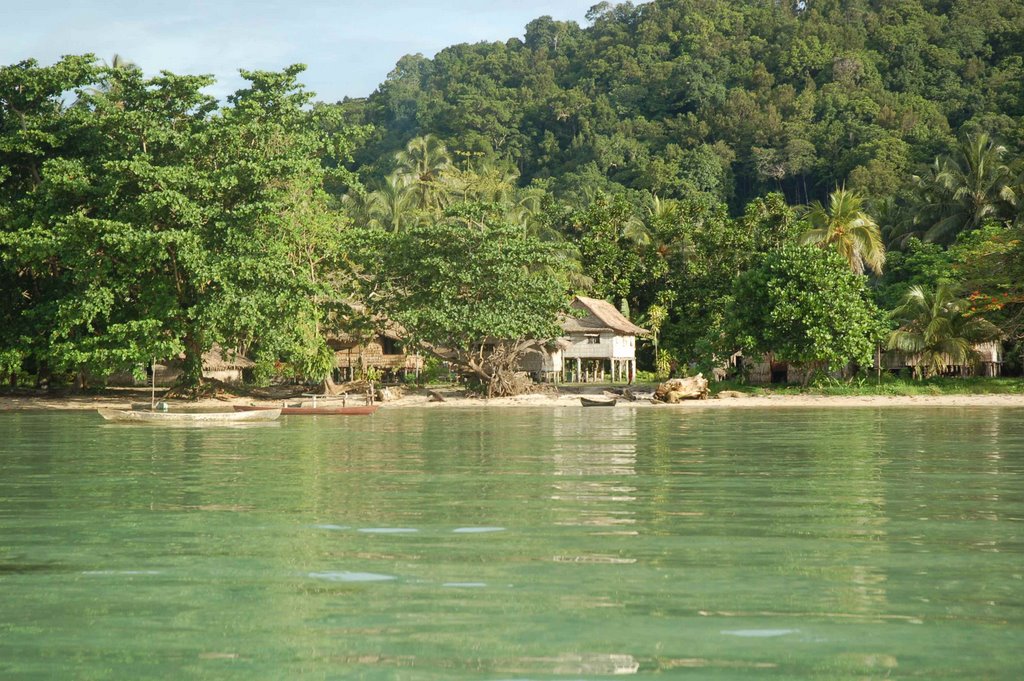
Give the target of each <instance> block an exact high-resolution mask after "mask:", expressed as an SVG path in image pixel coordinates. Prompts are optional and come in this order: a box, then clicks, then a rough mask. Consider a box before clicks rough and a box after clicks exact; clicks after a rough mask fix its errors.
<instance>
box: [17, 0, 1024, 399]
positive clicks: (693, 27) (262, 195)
mask: <svg viewBox="0 0 1024 681" xmlns="http://www.w3.org/2000/svg"><path fill="white" fill-rule="evenodd" d="M1021 45H1024V6H1022V5H1021V4H1020V3H1019V2H1018V1H1016V0H976V1H972V2H965V1H952V2H951V1H946V0H849V1H843V2H840V1H839V0H806V2H798V3H787V2H778V1H775V0H745V1H737V2H716V1H712V0H656V1H654V2H650V3H645V4H640V5H632V4H629V3H626V4H618V5H613V4H609V3H601V4H599V5H596V6H595V7H593V8H592V9H591V11H590V12H589V13H588V15H587V25H586V26H583V27H581V26H579V25H577V24H576V23H574V22H558V21H554V20H552V19H551V18H549V17H541V18H539V19H536V20H534V21H532V22H531V23H530V24H528V25H527V26H526V31H525V37H524V39H522V40H520V39H511V40H509V41H507V42H505V43H479V44H475V45H456V46H453V47H450V48H447V49H445V50H443V51H441V52H440V53H438V54H437V55H436V56H435V57H434V58H432V59H428V58H425V57H422V56H420V55H412V56H407V57H404V58H403V59H402V60H400V61H399V63H398V64H397V65H396V68H395V69H394V71H392V72H391V73H390V74H389V75H388V77H387V79H386V80H385V81H384V82H383V83H382V84H381V85H380V87H379V88H378V89H377V90H376V91H375V92H374V93H372V94H371V95H370V96H369V97H367V98H365V99H356V100H345V101H343V102H338V103H315V102H314V101H313V99H314V98H313V96H312V95H311V94H310V93H307V92H305V91H304V89H303V88H302V86H301V83H300V81H299V75H300V73H301V67H292V68H289V69H287V70H285V71H283V72H281V73H267V72H243V75H244V76H246V78H248V79H249V81H250V86H249V87H248V88H246V89H243V90H240V91H239V92H237V93H236V94H235V95H233V96H232V97H229V98H228V101H227V102H225V103H218V102H215V101H213V100H212V99H211V98H209V97H208V96H206V95H204V94H203V91H202V88H203V87H205V86H206V85H208V84H209V83H210V79H209V78H206V77H201V76H177V75H173V74H169V73H163V74H162V75H160V76H157V77H155V78H149V79H147V78H145V77H143V75H142V73H141V71H140V70H139V69H138V68H135V67H133V66H132V65H130V64H128V65H125V64H123V63H118V62H117V61H116V60H115V62H114V63H112V64H110V65H108V64H105V63H103V62H100V61H98V60H96V59H95V58H93V57H92V56H91V55H85V56H80V57H66V58H64V59H63V60H61V61H60V62H58V63H57V64H55V65H53V66H40V65H38V64H37V63H35V62H33V61H31V60H28V61H25V62H22V63H19V64H15V65H11V66H7V67H2V68H0V257H2V260H0V297H2V299H3V305H2V310H0V370H2V371H3V372H4V374H5V375H7V376H9V377H10V380H11V381H13V382H17V381H19V380H21V381H24V380H32V379H36V380H38V379H39V378H40V377H50V376H53V377H56V378H61V379H62V380H71V378H70V377H76V378H77V380H78V381H79V382H80V383H84V382H86V381H87V380H88V377H89V376H102V375H104V374H105V373H106V372H110V371H112V370H115V369H125V368H131V367H133V366H138V365H139V364H140V363H143V362H145V361H147V359H148V358H149V357H152V356H167V355H169V354H172V353H178V352H185V353H186V356H187V357H188V362H189V366H190V372H189V373H188V376H190V377H191V378H192V379H193V380H197V379H198V375H199V373H198V364H197V363H198V360H199V356H200V355H201V353H202V351H204V350H205V349H208V348H209V347H210V346H211V345H212V344H213V343H215V342H216V343H220V344H222V345H225V346H227V347H236V348H238V349H239V350H241V351H243V352H245V353H247V354H249V355H250V356H252V357H253V358H254V359H256V360H257V365H258V369H257V376H258V378H259V379H260V380H267V379H269V378H270V377H271V376H272V375H273V374H275V373H278V374H279V373H281V372H282V371H288V372H291V373H292V374H294V375H297V376H300V377H304V378H306V379H309V380H314V381H315V380H321V379H322V378H324V377H325V376H326V375H327V374H328V373H329V369H330V366H331V361H332V356H331V353H330V350H329V348H328V345H327V340H328V339H329V338H330V337H331V335H332V334H337V333H341V332H345V333H353V332H354V330H357V329H368V328H371V327H373V326H374V324H379V323H380V321H379V320H381V319H383V318H385V317H386V318H388V319H392V320H396V321H398V322H400V323H401V324H402V326H403V327H404V329H405V330H406V333H407V335H408V340H409V342H410V343H417V344H420V346H421V347H423V348H425V349H426V350H427V351H430V350H432V349H435V350H436V349H438V348H440V347H446V348H447V349H448V350H449V351H451V350H455V351H457V353H458V351H461V352H462V353H463V354H464V355H466V356H467V357H468V356H469V355H470V354H471V350H472V348H474V347H478V346H479V344H480V343H481V342H482V341H483V340H484V339H486V338H493V337H495V336H497V335H500V336H501V337H505V338H509V339H510V340H518V339H523V338H527V337H530V336H534V337H536V336H537V335H542V336H543V335H544V334H549V333H551V332H552V327H551V323H552V321H553V319H554V318H555V315H557V313H558V312H559V310H562V309H564V305H565V302H567V301H568V299H569V297H570V295H571V294H572V293H586V294H589V295H594V296H597V297H601V298H605V299H608V300H611V301H613V302H615V303H616V305H619V306H621V307H622V308H623V309H624V310H626V311H628V312H629V313H630V316H631V317H632V318H633V319H634V320H636V321H637V322H638V323H640V324H643V325H646V326H647V327H648V328H650V329H651V330H652V331H653V332H654V333H653V334H652V337H651V338H650V339H649V342H648V343H647V345H646V346H645V347H643V348H642V349H641V359H642V362H643V363H644V364H646V365H647V367H648V368H650V369H656V370H658V371H659V373H666V372H667V371H668V370H670V368H672V367H676V368H680V369H681V370H686V368H687V367H694V368H696V367H705V368H706V367H709V366H711V365H713V364H715V363H717V362H720V361H721V359H722V358H723V357H727V356H728V355H729V354H731V353H732V352H733V351H734V350H737V349H741V348H742V349H744V350H746V351H748V352H759V351H771V352H774V353H776V354H777V355H778V356H780V357H782V358H784V359H788V360H789V361H792V362H797V363H801V364H805V365H812V366H825V365H829V366H833V367H834V366H837V365H845V364H847V363H851V362H852V363H854V364H856V365H859V366H861V367H865V366H868V365H870V362H871V361H872V353H873V352H874V351H875V349H876V348H878V347H880V346H881V347H892V348H900V349H904V350H912V351H915V352H920V353H923V354H924V355H925V356H926V357H932V358H933V359H934V366H932V367H931V369H932V370H937V368H938V366H937V365H938V364H939V359H938V358H939V357H940V356H942V355H946V356H948V355H952V356H954V357H961V358H963V360H964V362H967V361H969V359H970V347H971V344H972V343H973V342H975V341H979V340H984V339H989V338H994V337H1001V338H1002V339H1003V340H1004V342H1005V343H1006V344H1007V347H1008V348H1009V349H1010V352H1009V353H1008V364H1009V366H1011V367H1012V366H1016V367H1017V368H1019V366H1020V354H1021V347H1022V344H1021V342H1020V340H1021V334H1022V330H1024V327H1022V321H1024V213H1022V210H1021V208H1022V206H1021V202H1022V200H1024V163H1022V158H1024V50H1022V48H1021ZM503 261H504V262H503ZM449 356H450V355H449ZM463 367H464V368H465V369H467V370H471V373H475V374H476V375H477V376H478V377H479V378H481V379H484V380H494V379H495V376H496V374H497V373H498V372H499V370H500V369H501V367H488V366H481V365H480V363H479V362H477V364H476V365H473V364H472V361H471V360H468V359H467V360H466V361H465V362H464V363H463ZM505 368H507V366H506V367H505Z"/></svg>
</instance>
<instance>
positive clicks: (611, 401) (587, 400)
mask: <svg viewBox="0 0 1024 681" xmlns="http://www.w3.org/2000/svg"><path fill="white" fill-rule="evenodd" d="M616 401H618V398H615V397H597V396H592V397H584V396H582V395H581V396H580V404H582V405H583V406H584V407H614V406H615V402H616Z"/></svg>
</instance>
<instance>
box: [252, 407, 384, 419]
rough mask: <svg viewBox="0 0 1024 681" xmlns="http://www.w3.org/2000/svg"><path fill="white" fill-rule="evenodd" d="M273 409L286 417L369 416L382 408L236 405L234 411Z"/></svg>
mask: <svg viewBox="0 0 1024 681" xmlns="http://www.w3.org/2000/svg"><path fill="white" fill-rule="evenodd" d="M271 409H280V410H281V413H282V414H283V415H285V416H288V415H303V416H369V415H370V414H372V413H373V412H375V411H377V410H378V409H380V407H379V406H378V405H376V404H371V405H366V406H362V407H257V406H250V405H242V404H236V405H234V410H235V411H237V412H254V411H267V410H271Z"/></svg>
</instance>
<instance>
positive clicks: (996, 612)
mask: <svg viewBox="0 0 1024 681" xmlns="http://www.w3.org/2000/svg"><path fill="white" fill-rule="evenodd" d="M1022 669H1024V410H1020V409H914V408H886V409H877V408H858V409H845V410H839V409H834V410H814V409H772V410H760V409H731V410H707V411H701V410H686V411H685V412H682V411H678V410H672V409H631V408H629V407H621V406H620V407H616V408H614V409H610V410H593V409H586V410H585V409H582V408H562V409H558V410H552V411H545V410H534V409H522V410H519V409H516V410H465V409H451V410H444V409H424V410H415V409H402V410H390V411H389V410H387V409H382V410H381V411H379V412H378V413H377V414H376V415H374V416H372V417H302V416H295V417H286V418H285V419H283V420H282V421H281V422H280V423H279V424H270V425H252V426H234V427H221V428H209V427H207V428H180V427H179V428H166V427H164V428H161V427H153V426H126V425H117V424H109V423H105V422H103V421H102V420H101V419H100V418H99V416H97V415H95V414H92V413H67V412H65V413H50V412H47V413H35V412H33V413H3V414H0V678H4V679H52V678H76V679H112V678H119V679H169V678H175V679H177V678H210V679H343V678H344V679H349V678H360V679H489V680H508V679H597V678H603V677H606V676H610V675H614V674H633V675H636V676H641V677H653V676H655V675H657V676H658V677H660V678H676V677H679V678H683V677H686V678H701V679H706V678H713V679H718V678H721V679H745V678H750V679H875V678H877V679H882V678H887V679H898V678H914V679H978V678H985V679H1019V678H1021V673H1022Z"/></svg>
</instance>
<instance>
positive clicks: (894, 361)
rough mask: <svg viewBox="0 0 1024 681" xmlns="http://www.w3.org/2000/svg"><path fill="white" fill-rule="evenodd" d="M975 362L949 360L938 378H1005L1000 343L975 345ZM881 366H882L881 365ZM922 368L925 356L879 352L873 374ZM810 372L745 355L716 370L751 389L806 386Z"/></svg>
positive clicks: (721, 376) (718, 376)
mask: <svg viewBox="0 0 1024 681" xmlns="http://www.w3.org/2000/svg"><path fill="white" fill-rule="evenodd" d="M973 350H974V353H975V359H974V361H973V362H969V363H967V364H957V363H955V362H954V361H953V358H952V357H948V356H947V357H946V358H945V361H940V367H939V370H938V374H939V375H940V376H961V377H966V376H986V377H990V378H991V377H995V376H1000V375H1001V374H1002V366H1003V344H1002V342H1000V341H998V340H994V341H988V342H985V343H975V344H974V346H973ZM879 362H881V364H880V365H879ZM920 364H921V356H920V355H918V354H914V353H907V352H900V351H898V350H888V351H885V352H879V353H878V356H876V357H875V362H874V365H873V367H872V370H873V371H874V370H877V369H879V366H880V367H881V370H882V371H886V372H889V373H892V374H898V373H900V372H903V371H908V372H916V371H917V368H918V367H919V366H920ZM808 371H810V369H808V368H807V367H804V366H798V365H794V364H790V363H789V362H785V361H780V360H778V359H776V358H775V357H773V356H772V355H770V354H768V355H764V356H763V357H762V358H760V359H751V358H746V357H744V356H743V353H742V352H737V353H734V354H733V355H732V356H731V357H730V358H729V359H728V361H727V362H726V363H725V364H724V365H723V366H721V367H719V368H716V369H715V378H716V379H718V380H724V379H725V378H727V377H728V376H732V375H742V376H744V378H745V379H746V381H747V382H748V383H750V384H751V385H768V384H771V383H780V384H784V383H804V382H806V380H807V378H808V376H807V372H808ZM831 373H832V374H833V375H835V376H837V377H840V376H842V375H843V374H844V372H843V371H833V372H831Z"/></svg>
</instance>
